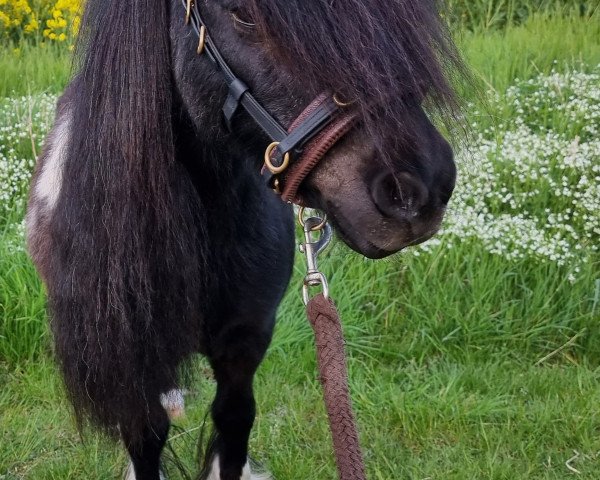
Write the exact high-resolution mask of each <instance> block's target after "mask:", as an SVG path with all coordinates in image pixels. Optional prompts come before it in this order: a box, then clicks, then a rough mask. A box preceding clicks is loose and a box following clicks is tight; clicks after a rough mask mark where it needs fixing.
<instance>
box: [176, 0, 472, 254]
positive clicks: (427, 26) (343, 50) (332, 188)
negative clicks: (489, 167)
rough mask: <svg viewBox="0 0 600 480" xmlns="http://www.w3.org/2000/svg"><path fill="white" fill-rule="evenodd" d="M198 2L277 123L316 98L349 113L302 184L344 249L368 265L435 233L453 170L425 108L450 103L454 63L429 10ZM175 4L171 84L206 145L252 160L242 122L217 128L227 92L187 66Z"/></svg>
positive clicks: (345, 1)
mask: <svg viewBox="0 0 600 480" xmlns="http://www.w3.org/2000/svg"><path fill="white" fill-rule="evenodd" d="M197 1H199V4H198V8H199V10H200V11H201V12H202V16H203V19H204V21H205V22H206V24H207V27H208V31H209V34H210V36H211V38H212V39H213V41H214V43H215V44H216V45H217V47H218V48H219V50H220V52H221V53H222V55H223V56H224V57H225V58H226V60H227V62H228V63H229V64H230V65H231V67H232V69H233V70H234V71H235V73H236V74H237V76H238V77H240V78H242V79H243V80H244V81H245V82H246V83H247V84H248V85H249V87H250V89H251V91H252V93H253V94H254V96H255V97H256V98H257V99H258V100H259V101H260V102H261V103H262V104H263V105H264V106H265V107H266V109H267V110H268V111H269V112H270V113H271V114H272V115H273V116H275V117H276V118H277V120H278V121H279V122H280V123H281V124H282V125H284V126H285V127H288V126H289V125H290V124H291V123H292V121H293V120H294V119H295V118H296V117H297V116H298V114H299V113H300V112H301V111H302V110H303V108H304V107H305V106H306V105H307V104H308V103H310V102H311V100H312V99H313V98H315V97H316V96H317V95H318V94H319V93H321V92H323V91H330V92H336V95H337V97H338V99H343V102H345V103H348V104H350V105H349V106H348V107H347V108H348V109H352V110H353V111H354V112H356V114H357V115H358V118H359V121H358V122H357V125H356V127H355V128H354V129H353V130H352V131H351V132H349V133H348V134H347V135H345V137H344V138H343V139H342V140H340V141H339V142H337V144H336V145H335V147H334V148H332V149H331V150H330V151H329V152H328V154H327V155H326V156H325V158H324V159H322V161H321V162H320V163H319V165H318V166H317V167H316V168H315V169H314V170H313V171H312V173H311V174H310V175H309V176H308V177H307V179H306V180H305V181H304V182H303V183H302V185H301V186H300V190H299V195H300V196H301V197H302V199H303V201H304V203H305V204H307V205H309V206H313V207H316V208H319V209H322V210H324V211H325V212H326V213H327V214H328V216H329V218H330V219H331V220H332V222H333V224H334V226H335V227H336V230H337V231H338V233H339V234H340V236H341V237H342V239H343V240H344V241H345V242H346V243H347V244H348V245H349V246H350V247H352V248H353V249H355V250H357V251H359V252H360V253H362V254H364V255H366V256H368V257H372V258H380V257H384V256H387V255H389V254H392V253H394V252H396V251H398V250H400V249H401V248H403V247H405V246H407V245H412V244H416V243H419V242H422V241H424V240H426V239H428V238H429V237H430V236H431V235H433V233H435V231H436V230H437V229H438V227H439V225H440V222H441V220H442V217H443V214H444V210H445V207H446V204H447V202H448V200H449V198H450V196H451V194H452V190H453V187H454V181H455V166H454V162H453V156H452V150H451V148H450V146H449V144H448V142H446V140H445V139H444V138H443V137H442V135H441V134H440V133H439V131H438V130H437V129H436V127H435V126H434V125H433V124H432V122H431V121H430V120H429V118H428V117H427V115H426V113H425V111H424V107H423V104H424V102H426V103H427V104H428V105H433V106H437V107H442V108H444V107H447V106H448V105H450V106H452V105H453V103H452V102H453V96H452V89H451V86H450V85H449V82H448V80H447V68H446V67H448V66H453V65H454V66H456V65H460V62H459V60H458V56H457V54H456V52H455V50H454V48H453V45H452V43H451V41H450V40H448V38H447V36H446V32H445V30H444V27H443V26H442V24H441V22H440V19H439V15H438V12H437V10H436V8H435V2H434V1H433V0H424V1H414V0H394V1H392V2H381V1H380V0H315V1H311V2H307V1H306V0H285V1H283V0H210V1H208V0H197ZM174 3H175V5H174V9H173V10H172V12H174V13H175V14H176V15H178V16H179V17H180V18H181V22H180V23H181V26H180V27H179V28H175V29H173V30H172V34H171V35H172V42H173V44H174V49H175V50H174V59H175V60H174V63H175V72H176V75H175V77H176V82H177V84H178V88H179V91H180V92H181V95H182V98H183V103H184V105H185V107H186V108H187V110H188V112H189V115H190V118H192V119H193V121H194V123H195V126H196V127H197V130H198V132H201V134H202V132H203V134H204V135H206V136H207V140H208V139H210V140H211V141H218V140H219V139H221V140H222V141H223V142H225V143H228V144H229V145H230V146H231V145H235V146H236V147H237V148H238V149H242V150H244V151H246V152H248V153H250V154H254V155H256V157H257V158H262V154H263V152H264V149H265V146H266V145H267V144H268V143H269V142H268V141H267V140H266V139H265V138H264V136H263V135H262V133H261V132H260V130H259V128H258V127H257V126H256V124H254V123H252V122H251V121H249V119H248V118H247V117H246V114H245V113H241V114H239V115H238V118H237V119H236V121H235V125H234V129H233V133H232V134H228V133H227V131H226V130H225V129H224V128H223V127H222V126H221V125H220V124H219V122H216V121H215V118H216V117H218V116H219V115H220V112H219V111H218V108H220V106H221V105H222V103H223V101H224V98H225V96H226V94H227V89H226V88H225V86H224V83H223V80H222V78H221V77H220V75H219V73H218V72H217V71H216V69H215V67H214V65H212V64H211V62H209V61H208V60H207V59H206V58H202V57H201V56H200V57H197V58H190V52H193V51H194V47H195V42H196V41H197V37H195V36H194V35H193V32H192V31H191V29H189V28H187V29H186V27H184V26H183V25H182V24H183V16H184V10H183V9H182V6H181V3H180V0H174ZM207 103H210V104H212V105H214V107H215V109H213V110H210V109H207ZM446 111H448V110H446ZM450 111H451V109H450ZM215 125H218V126H217V127H215Z"/></svg>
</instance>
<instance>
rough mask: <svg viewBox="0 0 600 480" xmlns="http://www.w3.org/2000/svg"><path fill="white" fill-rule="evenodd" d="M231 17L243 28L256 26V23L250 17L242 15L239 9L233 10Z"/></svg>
mask: <svg viewBox="0 0 600 480" xmlns="http://www.w3.org/2000/svg"><path fill="white" fill-rule="evenodd" d="M231 18H233V21H234V23H235V24H236V25H237V26H240V27H243V28H254V27H255V26H256V23H254V22H252V21H251V20H250V19H249V18H247V17H246V16H244V15H242V14H241V13H240V11H239V10H235V11H233V12H231Z"/></svg>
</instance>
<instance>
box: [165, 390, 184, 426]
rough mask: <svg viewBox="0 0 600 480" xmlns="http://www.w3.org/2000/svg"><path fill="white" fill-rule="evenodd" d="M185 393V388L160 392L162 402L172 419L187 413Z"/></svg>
mask: <svg viewBox="0 0 600 480" xmlns="http://www.w3.org/2000/svg"><path fill="white" fill-rule="evenodd" d="M184 393H185V392H184V391H183V390H180V389H173V390H169V391H168V392H167V393H161V394H160V403H161V405H162V406H163V408H164V409H165V411H166V412H167V415H169V418H170V419H171V420H174V419H176V418H179V417H182V416H183V414H184V413H185V400H184V398H183V395H184Z"/></svg>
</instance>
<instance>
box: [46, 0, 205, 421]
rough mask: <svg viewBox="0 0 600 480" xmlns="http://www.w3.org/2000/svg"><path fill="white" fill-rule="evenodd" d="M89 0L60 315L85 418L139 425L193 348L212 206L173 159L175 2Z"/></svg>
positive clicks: (54, 302) (74, 91) (59, 246)
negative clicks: (203, 229) (201, 228)
mask: <svg viewBox="0 0 600 480" xmlns="http://www.w3.org/2000/svg"><path fill="white" fill-rule="evenodd" d="M86 3H87V7H86V10H85V13H84V16H83V21H82V30H81V38H80V44H79V55H80V65H79V72H78V73H77V74H76V78H75V80H74V82H73V83H72V85H71V87H70V91H68V92H67V94H66V95H65V97H64V100H63V101H64V102H67V103H68V105H67V107H68V108H69V110H70V111H71V114H72V116H73V121H72V124H73V125H75V126H76V127H75V128H74V129H73V132H72V134H71V145H70V149H69V151H68V157H67V158H66V160H65V165H64V172H65V173H64V178H65V181H64V184H63V191H62V192H61V196H60V199H59V203H58V205H57V209H56V212H57V213H56V215H57V216H58V217H59V218H57V219H56V221H55V222H54V223H53V224H52V225H51V228H53V229H56V235H55V239H56V240H55V242H56V243H55V246H54V248H55V249H56V251H57V252H61V255H60V256H59V257H60V260H59V261H56V265H55V266H54V268H50V269H49V271H50V272H52V275H53V276H54V277H55V278H54V279H53V280H52V281H50V282H48V284H49V285H50V288H52V289H53V291H51V292H50V299H51V305H50V308H51V311H52V312H53V315H52V317H53V318H52V326H53V329H54V330H55V331H57V330H58V331H60V334H58V335H56V338H57V345H56V348H57V349H58V353H59V355H58V357H59V358H60V359H61V360H62V368H63V372H64V374H65V375H64V377H65V379H66V383H67V388H68V391H69V393H70V396H71V399H72V401H73V403H74V405H75V410H76V412H77V413H78V415H79V417H80V419H81V418H84V417H86V416H89V417H91V419H92V420H93V421H94V423H97V424H99V425H101V426H104V427H108V428H109V429H113V428H114V427H115V426H116V425H121V426H127V427H129V429H130V430H131V431H141V429H140V428H139V427H140V426H143V425H145V424H146V423H147V416H148V414H149V412H147V411H144V409H140V405H147V404H148V402H147V401H146V397H148V396H152V395H154V396H155V397H157V396H158V394H159V393H160V392H164V391H166V389H168V388H169V385H171V386H172V385H174V384H175V382H176V377H177V372H176V371H175V370H174V367H173V366H174V365H177V363H178V362H179V361H180V360H181V359H183V358H185V357H186V356H188V355H189V354H190V353H191V352H192V351H194V350H196V349H197V344H196V343H197V341H195V340H194V339H197V338H198V331H199V330H200V328H199V325H200V319H199V318H198V316H199V312H200V299H199V294H200V292H201V291H202V289H201V285H200V283H201V281H202V278H203V276H202V264H203V251H202V245H203V244H202V238H200V235H199V232H198V231H197V230H196V227H195V225H198V224H199V223H200V222H199V221H198V216H199V215H200V214H201V213H200V212H202V209H201V207H200V205H198V203H197V202H198V200H197V195H196V194H195V192H194V189H193V186H192V185H191V182H190V180H189V179H188V176H187V175H186V174H185V172H184V170H183V167H182V166H181V165H180V164H178V163H177V162H176V160H175V148H174V134H173V129H172V121H171V118H172V115H173V101H172V95H173V93H172V92H173V85H172V73H171V60H170V44H169V37H168V29H169V23H168V9H167V2H166V1H164V0H132V1H121V0H108V1H106V2H96V1H89V2H86ZM72 199H77V201H76V202H74V201H72ZM92 319H93V320H92ZM76 352H83V354H82V357H83V358H77V357H76V356H75V353H76Z"/></svg>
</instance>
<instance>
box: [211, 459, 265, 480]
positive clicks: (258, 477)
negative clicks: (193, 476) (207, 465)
mask: <svg viewBox="0 0 600 480" xmlns="http://www.w3.org/2000/svg"><path fill="white" fill-rule="evenodd" d="M206 480H221V469H220V467H219V456H218V455H215V458H213V462H212V466H211V469H210V473H209V474H208V477H207V478H206ZM240 480H272V477H271V475H269V474H266V473H260V474H257V473H252V471H251V470H250V464H249V463H248V462H246V465H244V468H243V470H242V476H241V477H240Z"/></svg>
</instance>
